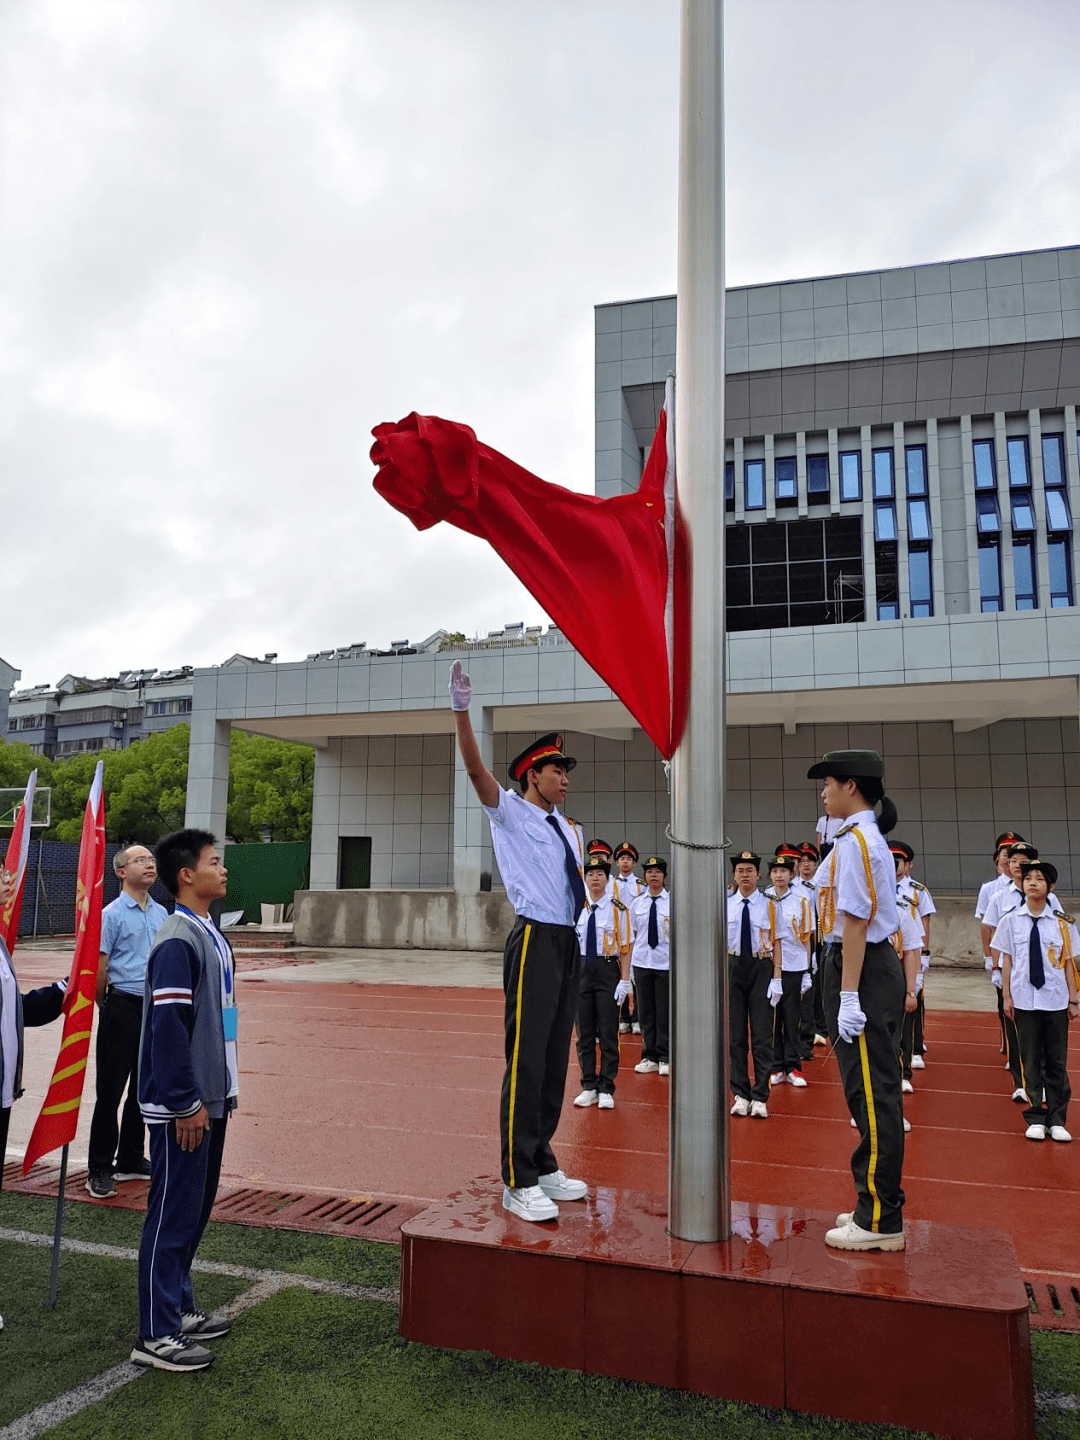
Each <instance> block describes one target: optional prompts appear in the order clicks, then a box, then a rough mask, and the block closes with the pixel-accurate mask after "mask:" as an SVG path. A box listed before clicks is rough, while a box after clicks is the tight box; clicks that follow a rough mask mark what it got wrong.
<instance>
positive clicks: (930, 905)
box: [893, 869, 937, 920]
mask: <svg viewBox="0 0 1080 1440" xmlns="http://www.w3.org/2000/svg"><path fill="white" fill-rule="evenodd" d="M893 873H894V874H895V869H894V872H893ZM896 898H897V900H899V901H900V902H901V904H903V905H906V906H907V908H908V909H909V910H910V911H911V912H912V914H914V915H917V916H918V918H919V919H920V920H925V918H926V917H927V916H928V915H936V914H937V906H936V905H935V904H934V897H933V896H932V895H931V894H930V891H929V890H928V889H927V888H926V886H925V885H920V884H919V882H918V881H917V880H913V879H912V878H911V876H910V875H905V876H904V878H903V880H897V882H896Z"/></svg>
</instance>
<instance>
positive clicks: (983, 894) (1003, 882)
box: [975, 875, 1012, 920]
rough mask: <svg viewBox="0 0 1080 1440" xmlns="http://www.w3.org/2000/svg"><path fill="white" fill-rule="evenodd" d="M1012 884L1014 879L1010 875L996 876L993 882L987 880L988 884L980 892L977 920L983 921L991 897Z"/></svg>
mask: <svg viewBox="0 0 1080 1440" xmlns="http://www.w3.org/2000/svg"><path fill="white" fill-rule="evenodd" d="M1011 884H1012V877H1011V876H1009V875H995V876H994V878H993V880H987V882H986V884H985V885H983V886H982V887H981V889H980V890H979V898H978V900H977V901H976V902H975V919H976V920H982V919H983V917H984V916H985V914H986V907H987V906H988V905H989V904H990V897H991V896H992V895H993V894H994V893H995V891H997V890H1004V889H1005V888H1006V887H1007V886H1009V885H1011Z"/></svg>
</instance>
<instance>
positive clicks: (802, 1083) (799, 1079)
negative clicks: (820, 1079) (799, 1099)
mask: <svg viewBox="0 0 1080 1440" xmlns="http://www.w3.org/2000/svg"><path fill="white" fill-rule="evenodd" d="M787 1078H788V1084H789V1085H794V1086H795V1089H796V1090H805V1089H806V1088H807V1085H806V1076H805V1075H804V1074H803V1073H802V1071H801V1070H793V1071H792V1072H791V1074H790V1075H789V1076H788V1077H787Z"/></svg>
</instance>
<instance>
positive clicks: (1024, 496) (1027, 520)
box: [1012, 490, 1035, 532]
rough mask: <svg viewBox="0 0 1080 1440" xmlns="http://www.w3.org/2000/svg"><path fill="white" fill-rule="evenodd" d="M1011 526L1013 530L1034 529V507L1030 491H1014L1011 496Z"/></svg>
mask: <svg viewBox="0 0 1080 1440" xmlns="http://www.w3.org/2000/svg"><path fill="white" fill-rule="evenodd" d="M1012 524H1013V529H1014V530H1019V531H1024V532H1026V531H1029V530H1034V529H1035V506H1034V503H1033V502H1032V499H1031V491H1030V490H1016V491H1014V492H1013V494H1012Z"/></svg>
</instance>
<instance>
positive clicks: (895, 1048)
mask: <svg viewBox="0 0 1080 1440" xmlns="http://www.w3.org/2000/svg"><path fill="white" fill-rule="evenodd" d="M822 969H823V976H822V987H823V998H824V1002H825V1016H826V1019H827V1021H828V1025H829V1037H830V1039H831V1040H832V1042H833V1048H834V1050H835V1052H836V1059H837V1062H838V1064H839V1066H840V1078H841V1080H842V1081H843V1085H844V1096H845V1098H846V1100H847V1103H848V1109H849V1110H850V1111H851V1115H852V1118H853V1119H854V1121H855V1124H856V1125H857V1126H858V1129H859V1143H858V1145H857V1146H856V1147H855V1151H854V1153H853V1154H852V1157H851V1173H852V1176H853V1177H854V1180H855V1190H856V1194H857V1200H856V1204H855V1210H854V1217H855V1224H856V1225H859V1226H861V1227H862V1229H864V1230H872V1231H874V1232H875V1233H876V1234H881V1235H895V1234H896V1233H897V1232H899V1231H900V1230H902V1229H903V1228H904V1224H903V1208H904V1192H903V1190H902V1189H901V1185H900V1179H901V1175H902V1172H903V1168H904V1111H903V1106H902V1096H901V1091H900V1065H899V1062H898V1054H899V1050H900V1027H901V1023H902V1021H903V1015H904V994H905V982H904V969H903V966H902V965H901V963H900V958H899V956H898V955H897V953H896V951H895V950H894V949H893V947H892V946H891V945H890V944H889V942H888V941H887V940H883V941H879V942H875V943H874V944H871V945H867V947H866V957H865V959H864V960H863V969H862V978H861V980H860V982H859V1006H860V1008H861V1009H862V1011H863V1013H864V1014H865V1016H866V1028H865V1029H864V1030H863V1033H862V1034H861V1035H860V1036H859V1037H858V1038H857V1039H856V1040H855V1041H854V1042H849V1041H847V1040H841V1039H840V1032H839V1030H838V1028H837V1018H838V1016H839V1014H840V981H841V975H842V970H843V955H842V952H841V949H840V946H839V945H830V946H829V947H828V948H827V949H826V951H825V954H824V956H823V959H822Z"/></svg>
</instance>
